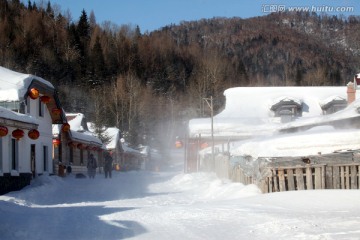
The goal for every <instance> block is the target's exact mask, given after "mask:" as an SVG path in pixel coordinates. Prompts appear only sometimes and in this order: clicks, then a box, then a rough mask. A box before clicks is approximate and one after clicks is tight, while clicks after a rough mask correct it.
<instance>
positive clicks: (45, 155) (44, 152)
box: [43, 146, 48, 172]
mask: <svg viewBox="0 0 360 240" xmlns="http://www.w3.org/2000/svg"><path fill="white" fill-rule="evenodd" d="M43 154H44V156H43V159H44V172H47V171H48V146H44V147H43Z"/></svg>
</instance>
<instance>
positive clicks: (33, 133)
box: [28, 129, 40, 140]
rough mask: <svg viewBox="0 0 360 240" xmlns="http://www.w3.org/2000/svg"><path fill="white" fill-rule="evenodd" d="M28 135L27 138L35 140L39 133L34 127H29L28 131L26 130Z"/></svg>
mask: <svg viewBox="0 0 360 240" xmlns="http://www.w3.org/2000/svg"><path fill="white" fill-rule="evenodd" d="M28 136H29V138H31V139H32V140H36V139H38V138H39V137H40V133H39V131H38V130H36V129H31V130H30V131H29V132H28Z"/></svg>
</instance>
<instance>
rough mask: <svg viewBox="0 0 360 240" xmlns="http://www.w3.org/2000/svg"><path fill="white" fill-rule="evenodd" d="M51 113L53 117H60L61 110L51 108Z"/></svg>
mask: <svg viewBox="0 0 360 240" xmlns="http://www.w3.org/2000/svg"><path fill="white" fill-rule="evenodd" d="M51 111H52V113H53V114H55V115H60V113H61V109H60V108H53V109H52V110H51Z"/></svg>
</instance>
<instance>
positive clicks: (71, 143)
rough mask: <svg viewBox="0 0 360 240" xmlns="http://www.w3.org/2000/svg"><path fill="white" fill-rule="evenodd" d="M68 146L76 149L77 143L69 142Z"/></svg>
mask: <svg viewBox="0 0 360 240" xmlns="http://www.w3.org/2000/svg"><path fill="white" fill-rule="evenodd" d="M68 146H69V147H76V143H75V142H69V143H68Z"/></svg>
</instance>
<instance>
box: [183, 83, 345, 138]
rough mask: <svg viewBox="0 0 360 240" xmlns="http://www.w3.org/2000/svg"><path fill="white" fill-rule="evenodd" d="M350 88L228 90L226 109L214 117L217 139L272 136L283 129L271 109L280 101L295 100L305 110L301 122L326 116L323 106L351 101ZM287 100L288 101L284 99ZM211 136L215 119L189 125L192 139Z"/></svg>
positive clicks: (244, 88) (196, 120)
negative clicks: (334, 101)
mask: <svg viewBox="0 0 360 240" xmlns="http://www.w3.org/2000/svg"><path fill="white" fill-rule="evenodd" d="M346 91H347V87H346V86H343V87H237V88H230V89H227V90H225V92H224V95H225V97H226V104H225V108H224V110H223V111H222V112H220V113H219V114H217V115H216V116H214V119H213V121H214V135H215V136H216V137H237V138H248V137H252V136H257V135H268V134H273V133H274V132H276V128H278V127H280V126H281V125H282V124H281V123H280V118H279V117H274V113H273V112H272V111H271V106H272V105H273V104H274V103H277V102H278V101H279V99H280V100H281V99H282V100H284V99H292V100H293V101H296V102H298V103H301V104H302V106H303V111H302V116H301V117H300V118H298V119H296V120H295V121H294V122H292V123H296V122H297V121H300V120H301V119H307V118H312V117H319V116H322V115H323V110H322V108H321V104H322V103H324V101H327V100H328V99H329V98H331V97H333V96H337V97H339V98H343V99H347V93H346ZM284 96H286V98H284ZM199 134H201V136H203V137H208V136H210V134H211V119H210V118H202V119H192V120H190V121H189V137H190V138H193V137H196V136H197V135H199Z"/></svg>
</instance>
